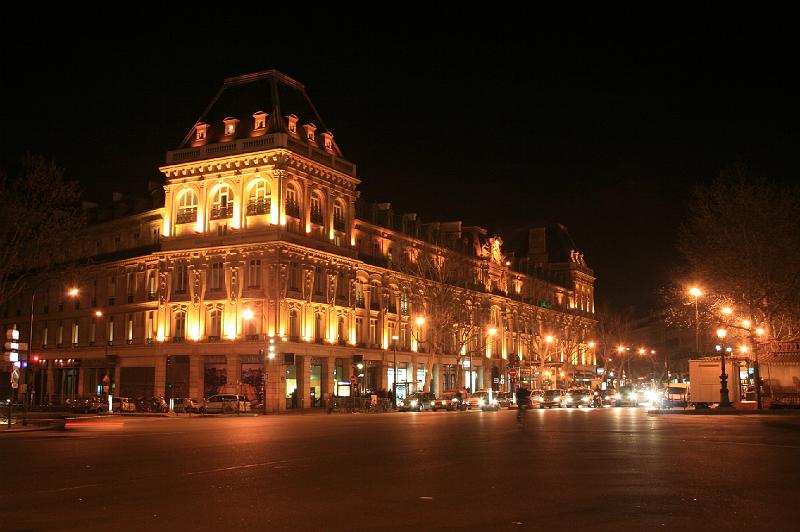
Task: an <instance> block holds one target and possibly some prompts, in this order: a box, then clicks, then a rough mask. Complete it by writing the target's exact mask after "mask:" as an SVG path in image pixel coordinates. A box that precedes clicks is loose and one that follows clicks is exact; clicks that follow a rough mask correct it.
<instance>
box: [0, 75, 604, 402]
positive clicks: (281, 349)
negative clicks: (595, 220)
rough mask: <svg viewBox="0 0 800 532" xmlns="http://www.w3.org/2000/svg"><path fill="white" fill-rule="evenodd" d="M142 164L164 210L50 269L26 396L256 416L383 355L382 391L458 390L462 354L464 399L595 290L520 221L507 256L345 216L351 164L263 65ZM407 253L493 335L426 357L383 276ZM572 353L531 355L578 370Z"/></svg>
mask: <svg viewBox="0 0 800 532" xmlns="http://www.w3.org/2000/svg"><path fill="white" fill-rule="evenodd" d="M160 170H161V172H162V173H163V174H164V177H165V178H166V184H165V185H164V200H163V206H162V205H158V206H157V207H156V208H151V209H149V210H143V211H142V212H138V213H136V214H128V215H120V216H117V217H114V218H113V219H110V220H108V221H104V222H98V223H95V224H92V225H91V226H90V227H89V229H88V230H87V236H86V238H85V239H84V240H83V245H82V246H79V248H78V249H74V250H71V252H70V257H68V259H69V260H70V261H72V262H73V263H75V264H76V265H77V267H76V268H75V269H74V270H71V271H74V273H71V274H70V275H71V277H70V278H69V279H65V280H64V281H63V283H60V284H59V283H51V284H49V285H47V286H42V287H39V288H38V289H37V297H36V306H35V320H34V328H33V342H32V343H33V347H34V352H35V353H37V354H40V356H41V359H42V362H41V363H39V364H32V365H31V368H32V371H31V370H29V374H30V375H31V377H30V378H31V380H33V385H34V388H35V390H36V397H37V398H38V400H40V401H41V400H42V399H43V398H44V397H49V398H50V399H51V400H53V401H60V400H63V399H64V398H65V397H69V396H76V395H77V396H86V395H90V394H94V393H102V391H103V389H102V385H103V378H104V377H105V376H106V375H108V377H109V379H108V381H110V390H111V391H112V392H113V393H114V394H115V395H121V396H130V397H139V396H151V395H164V396H166V397H170V396H172V397H187V396H188V397H196V398H202V397H203V396H208V395H210V394H212V393H215V392H219V391H224V392H227V393H244V394H247V395H250V396H251V398H253V396H260V394H261V393H262V390H264V389H265V390H266V404H267V409H268V410H273V411H274V410H282V409H284V408H287V405H290V404H291V402H290V400H289V397H290V396H291V392H292V390H294V388H295V387H297V393H296V395H297V398H296V402H297V404H298V406H301V407H306V408H307V407H310V406H313V405H315V404H318V400H319V399H320V398H321V397H322V396H323V394H328V393H344V390H346V389H347V388H345V387H342V388H341V390H340V389H338V388H339V386H338V383H340V382H348V381H349V380H350V378H351V376H356V380H357V386H358V387H359V388H361V389H368V390H382V389H383V390H389V389H391V388H392V381H393V380H394V376H395V362H396V365H397V368H396V369H397V381H398V382H399V383H402V386H401V387H400V388H399V389H398V393H399V394H403V393H407V391H408V390H414V389H418V388H421V387H422V386H424V385H425V383H426V382H429V385H430V387H431V388H432V389H433V390H434V391H436V392H440V391H442V390H445V389H450V388H454V387H456V386H463V383H464V380H463V377H460V376H459V375H463V373H462V372H461V369H462V368H463V366H464V365H465V361H466V360H468V359H469V360H471V366H472V371H473V375H474V378H475V379H476V381H475V382H476V383H477V384H476V386H475V387H476V388H477V387H492V386H493V387H495V389H501V388H502V389H507V388H508V386H509V384H508V375H507V370H508V368H509V366H510V365H519V362H518V361H519V359H520V358H521V359H522V361H523V364H522V365H523V366H525V364H526V362H527V363H531V362H534V363H535V361H536V357H537V356H538V355H537V354H536V352H535V351H536V350H535V349H534V347H533V343H532V342H531V341H530V340H529V339H530V338H531V337H532V335H535V334H545V333H548V334H550V333H552V334H553V335H554V336H555V337H556V339H558V338H559V337H561V336H562V334H563V333H562V331H561V329H563V328H564V327H569V328H571V329H573V336H575V335H580V337H581V338H582V339H587V340H588V338H590V337H591V331H592V330H593V327H594V323H595V322H594V319H593V314H594V292H593V291H594V288H593V285H594V277H593V273H592V271H591V269H589V268H588V267H587V266H586V263H585V262H584V260H583V257H582V255H581V254H580V253H578V252H577V251H575V250H574V249H566V250H563V252H559V253H554V251H553V249H551V248H552V246H551V242H549V241H548V237H547V230H545V229H544V228H539V229H531V230H529V231H528V233H527V234H528V236H529V237H528V241H527V243H526V244H527V245H526V246H525V247H526V248H527V251H526V254H525V255H524V256H522V255H513V254H511V253H505V252H504V250H503V249H502V241H501V240H500V239H499V238H496V237H490V236H489V235H488V233H487V231H485V230H484V229H481V228H479V227H466V226H464V225H463V224H462V223H461V222H447V223H422V222H421V220H420V219H419V218H417V216H416V215H414V214H399V213H395V212H394V211H393V209H392V207H391V205H390V204H371V205H370V204H364V203H362V202H361V200H360V199H359V192H358V186H359V183H360V180H359V179H358V178H357V177H356V166H355V165H354V164H353V163H351V162H349V161H347V160H346V159H344V158H343V156H342V152H341V151H340V149H339V146H338V145H337V143H336V141H335V139H334V135H333V133H332V132H331V131H330V130H328V129H327V128H326V127H325V125H324V122H323V121H322V119H321V117H320V116H319V115H318V114H317V112H316V110H315V108H314V106H313V105H312V103H311V101H310V100H309V99H308V97H307V95H306V92H305V89H304V87H303V86H302V85H301V84H299V83H298V82H296V81H294V80H293V79H291V78H289V77H287V76H285V75H283V74H281V73H279V72H276V71H267V72H261V73H256V74H252V75H247V76H241V77H237V78H230V79H227V80H225V83H224V84H223V87H222V88H221V90H220V91H219V93H218V94H217V96H216V97H215V98H214V100H213V101H212V102H211V104H210V105H209V107H208V109H207V110H206V111H205V112H204V113H203V114H202V115H201V116H200V118H199V120H198V121H197V123H196V124H195V125H194V126H192V127H191V129H190V131H189V132H188V133H187V135H186V137H185V138H184V140H183V142H182V143H181V144H180V146H179V147H178V148H177V149H174V150H172V151H169V152H167V157H166V164H165V165H164V166H162V167H161V168H160ZM561 230H563V228H561ZM563 231H564V232H565V230H563ZM408 249H416V250H424V251H426V252H430V253H437V250H443V249H450V250H458V252H459V253H461V254H463V255H464V257H466V259H467V260H468V261H469V263H470V264H471V265H472V267H473V268H474V275H475V277H474V278H475V284H474V286H473V287H472V291H473V292H474V293H473V294H472V295H471V299H472V300H473V301H478V302H480V307H481V308H482V309H485V312H482V314H481V318H480V323H478V324H477V326H478V328H479V330H481V331H485V330H487V329H488V328H489V327H492V328H495V330H496V333H495V334H493V335H491V337H490V336H488V335H485V336H484V337H483V338H481V337H480V335H478V337H477V340H476V341H475V342H471V343H470V345H469V346H464V347H462V348H461V350H460V352H459V353H437V354H436V355H431V354H430V353H428V352H427V351H428V348H427V346H426V345H425V343H424V342H420V341H419V340H420V339H422V338H424V337H425V336H424V335H425V331H424V328H425V325H421V326H418V325H417V324H416V318H417V317H419V316H420V315H421V314H424V311H423V310H422V309H421V306H420V305H419V304H418V303H417V300H416V299H415V296H414V294H415V293H417V292H418V291H415V286H416V285H417V284H418V283H419V279H415V278H413V277H411V276H409V275H407V274H404V273H403V272H402V271H400V270H399V269H398V267H397V264H398V258H399V257H400V256H401V254H403V253H406V251H407V250H408ZM554 257H555V260H554ZM72 285H74V286H76V287H78V288H79V294H78V295H77V296H75V297H69V296H68V295H67V292H66V287H68V286H72ZM28 295H30V294H28ZM22 301H25V299H23V300H22ZM20 307H21V308H23V309H24V308H25V303H21V304H20ZM9 312H10V313H12V314H13V312H14V309H11V310H9V309H6V318H7V319H6V321H8V322H11V321H13V316H9ZM17 313H18V314H19V311H17ZM23 314H24V311H23ZM522 316H527V317H528V318H530V319H528V318H525V319H526V320H527V321H526V325H524V326H523V325H520V323H521V320H522V319H523V318H522ZM531 320H533V321H531ZM17 321H22V322H24V321H25V320H24V319H23V320H19V319H18V320H17ZM534 322H535V323H538V324H539V325H537V326H535V327H532V326H530V323H534ZM23 335H24V336H25V335H27V334H26V331H23ZM394 337H397V340H393V338H394ZM579 344H580V345H579V346H578V347H576V348H575V349H574V350H573V351H574V352H573V354H572V356H570V355H569V354H565V353H564V352H563V351H562V352H561V353H560V354H559V352H558V350H557V349H553V350H552V353H548V361H550V362H553V363H554V364H555V365H557V366H561V369H562V371H563V369H564V368H563V366H564V365H567V366H569V365H570V364H572V365H578V366H580V367H581V368H583V369H586V368H589V370H591V369H592V368H593V366H592V364H593V363H594V359H593V356H592V354H591V352H590V351H588V350H587V349H586V347H585V342H583V340H581V342H579ZM467 350H469V355H470V356H469V357H467V356H465V354H466V353H467ZM270 355H274V356H270ZM459 355H460V356H459ZM562 361H563V363H562ZM359 362H361V363H363V366H364V367H363V369H358V367H357V363H359ZM534 367H538V366H537V365H536V364H534ZM536 371H538V370H536V369H534V370H533V373H534V374H535V373H536ZM521 373H522V375H523V376H524V375H527V378H529V379H530V378H532V377H533V375H532V374H531V373H530V370H528V372H527V373H525V371H523V370H521ZM360 375H363V376H361V377H359V376H360ZM265 376H266V386H264V385H263V384H262V383H263V381H262V379H263V378H264V377H265Z"/></svg>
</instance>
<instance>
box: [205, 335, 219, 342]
mask: <svg viewBox="0 0 800 532" xmlns="http://www.w3.org/2000/svg"><path fill="white" fill-rule="evenodd" d="M219 338H220V337H219V335H214V334H210V335H208V341H209V342H219Z"/></svg>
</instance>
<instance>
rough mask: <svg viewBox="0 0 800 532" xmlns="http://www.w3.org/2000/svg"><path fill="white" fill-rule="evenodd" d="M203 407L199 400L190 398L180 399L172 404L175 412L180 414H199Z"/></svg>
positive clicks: (174, 400)
mask: <svg viewBox="0 0 800 532" xmlns="http://www.w3.org/2000/svg"><path fill="white" fill-rule="evenodd" d="M202 407H203V403H201V402H200V401H198V400H197V399H191V398H189V397H178V398H177V399H173V403H172V409H173V411H174V412H177V413H178V414H181V413H185V414H189V413H192V412H194V413H198V412H200V408H202Z"/></svg>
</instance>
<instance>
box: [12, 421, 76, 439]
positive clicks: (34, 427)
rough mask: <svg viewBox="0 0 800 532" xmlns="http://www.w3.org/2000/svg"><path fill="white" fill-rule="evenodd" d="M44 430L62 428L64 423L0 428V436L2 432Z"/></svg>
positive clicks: (14, 432) (15, 432)
mask: <svg viewBox="0 0 800 532" xmlns="http://www.w3.org/2000/svg"><path fill="white" fill-rule="evenodd" d="M45 430H64V424H63V423H60V424H59V423H53V424H49V425H41V426H33V427H22V426H20V428H13V429H8V428H6V429H0V437H2V435H3V434H17V433H20V432H41V431H45Z"/></svg>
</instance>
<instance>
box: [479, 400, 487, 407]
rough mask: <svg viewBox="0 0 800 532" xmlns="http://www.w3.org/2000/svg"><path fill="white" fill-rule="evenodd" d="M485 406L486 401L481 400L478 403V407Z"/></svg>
mask: <svg viewBox="0 0 800 532" xmlns="http://www.w3.org/2000/svg"><path fill="white" fill-rule="evenodd" d="M485 404H486V401H484V400H483V399H481V400H479V401H478V406H484V405H485Z"/></svg>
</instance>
